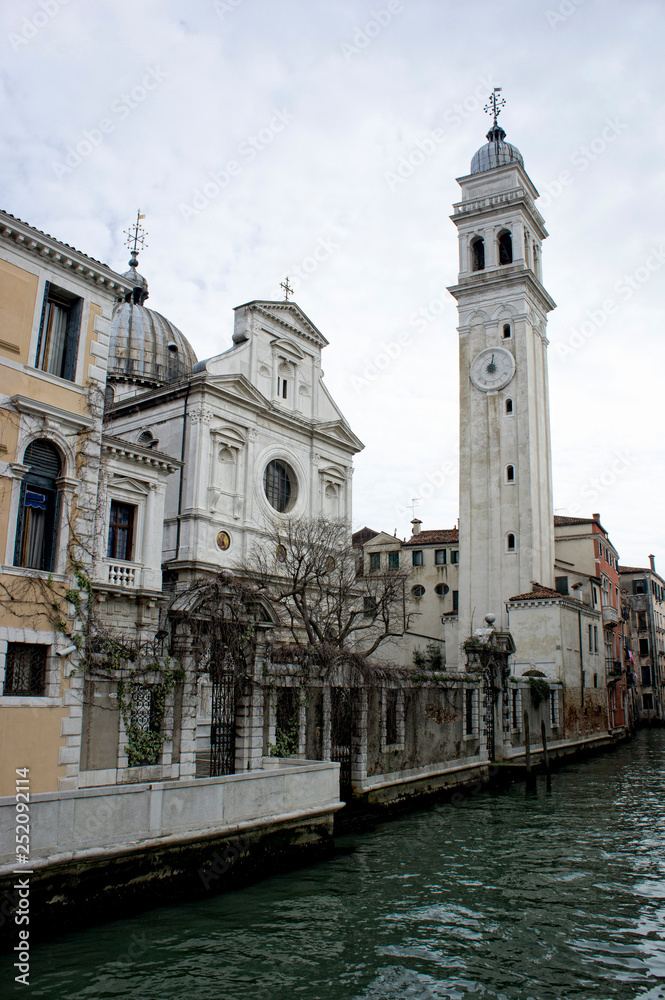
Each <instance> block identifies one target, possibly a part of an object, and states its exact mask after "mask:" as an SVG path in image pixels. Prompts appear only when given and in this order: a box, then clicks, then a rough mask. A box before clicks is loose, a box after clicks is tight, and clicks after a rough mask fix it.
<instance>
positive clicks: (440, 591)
mask: <svg viewBox="0 0 665 1000" xmlns="http://www.w3.org/2000/svg"><path fill="white" fill-rule="evenodd" d="M449 590H450V587H449V586H448V584H447V583H437V585H436V587H435V588H434V593H435V594H436V595H437V596H438V597H445V596H446V594H447V593H448V591H449Z"/></svg>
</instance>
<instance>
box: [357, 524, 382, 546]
mask: <svg viewBox="0 0 665 1000" xmlns="http://www.w3.org/2000/svg"><path fill="white" fill-rule="evenodd" d="M378 533H379V532H378V531H373V530H372V528H368V527H367V525H365V527H364V528H359V529H358V530H357V531H354V532H353V534H352V535H351V544H352V545H354V546H358V545H364V543H365V542H368V541H369V540H370V538H376V536H377V535H378Z"/></svg>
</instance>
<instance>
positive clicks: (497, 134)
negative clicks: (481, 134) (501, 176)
mask: <svg viewBox="0 0 665 1000" xmlns="http://www.w3.org/2000/svg"><path fill="white" fill-rule="evenodd" d="M505 138H506V133H505V132H504V130H503V129H502V128H501V126H500V125H494V126H493V127H492V128H491V129H490V130H489V132H488V133H487V140H488V141H487V142H486V143H485V145H484V146H481V147H480V149H479V150H478V152H477V153H476V154H475V156H474V157H473V159H472V160H471V171H470V173H472V174H481V173H483V171H485V170H492V169H493V168H494V167H504V166H506V164H508V163H519V164H520V166H522V167H523V166H524V160H523V159H522V154H521V153H520V151H519V149H518V148H517V146H511V144H510V143H509V142H504V139H505Z"/></svg>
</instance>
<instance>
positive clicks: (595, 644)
mask: <svg viewBox="0 0 665 1000" xmlns="http://www.w3.org/2000/svg"><path fill="white" fill-rule="evenodd" d="M593 651H594V653H597V652H598V626H597V625H594V627H593Z"/></svg>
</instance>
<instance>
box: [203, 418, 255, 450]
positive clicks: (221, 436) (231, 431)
mask: <svg viewBox="0 0 665 1000" xmlns="http://www.w3.org/2000/svg"><path fill="white" fill-rule="evenodd" d="M210 435H211V437H213V438H215V439H216V440H217V442H218V443H219V444H226V445H228V446H229V447H230V448H244V447H245V444H246V443H247V437H246V431H245V429H244V428H243V429H242V430H241V429H240V428H239V427H233V426H232V425H231V424H223V425H222V426H221V427H213V429H212V430H211V431H210Z"/></svg>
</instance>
